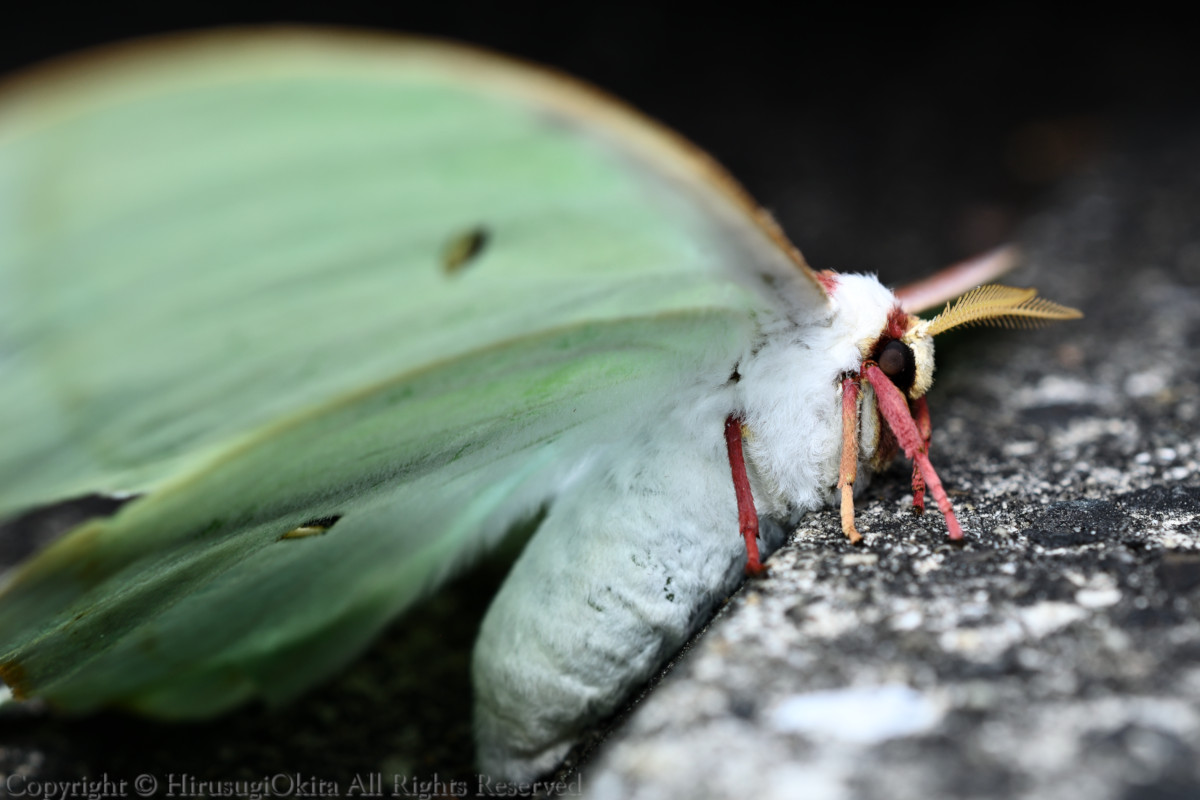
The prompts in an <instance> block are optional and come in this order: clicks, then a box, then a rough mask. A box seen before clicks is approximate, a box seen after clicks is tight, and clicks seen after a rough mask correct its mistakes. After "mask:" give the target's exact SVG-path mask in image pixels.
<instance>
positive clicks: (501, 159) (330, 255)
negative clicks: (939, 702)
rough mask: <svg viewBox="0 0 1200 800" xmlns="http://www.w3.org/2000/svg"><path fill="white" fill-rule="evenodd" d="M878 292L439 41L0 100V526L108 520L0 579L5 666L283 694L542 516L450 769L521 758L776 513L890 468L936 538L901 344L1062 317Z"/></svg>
mask: <svg viewBox="0 0 1200 800" xmlns="http://www.w3.org/2000/svg"><path fill="white" fill-rule="evenodd" d="M958 274H959V276H960V277H961V276H962V275H963V274H964V273H961V272H960V273H958ZM970 274H971V275H972V277H973V276H974V273H970ZM955 285H956V288H959V287H957V283H956V284H955ZM938 294H939V295H945V294H946V292H944V291H942V292H938ZM943 299H944V298H943ZM914 308H915V306H914V304H913V303H912V302H910V303H908V304H907V305H904V306H901V304H900V303H899V302H898V300H897V298H896V296H895V295H893V294H892V293H891V292H889V291H888V290H886V289H884V288H883V287H882V286H881V285H880V284H879V283H878V282H877V281H876V280H875V279H874V278H870V277H866V276H857V275H835V274H833V273H821V274H817V273H815V272H813V271H812V270H811V269H809V268H808V267H807V265H805V264H804V262H803V260H802V259H801V258H800V256H799V253H798V252H796V250H795V249H794V248H793V247H792V246H791V245H790V244H789V243H788V242H787V240H786V239H785V238H784V237H783V235H782V234H781V233H780V232H779V231H778V229H777V228H776V227H775V226H774V224H773V223H772V222H771V221H770V219H769V218H768V217H767V216H766V215H765V214H763V213H762V212H761V211H759V210H758V209H757V207H756V206H755V205H754V204H753V203H752V202H751V201H750V200H749V199H748V197H747V196H746V195H745V193H744V192H743V191H742V190H741V189H740V188H739V187H738V185H737V184H736V183H735V182H734V181H733V180H731V179H730V178H729V177H728V176H727V175H726V174H725V173H724V172H723V171H722V170H721V169H720V168H719V167H718V166H717V165H716V164H715V163H714V162H712V161H711V160H710V159H709V158H708V157H707V156H706V155H704V154H703V153H701V152H700V151H698V150H696V149H695V148H693V147H692V146H691V145H689V144H687V143H686V142H685V141H683V140H682V139H680V138H678V137H677V136H675V135H674V134H672V133H670V132H669V131H666V130H664V129H662V128H660V127H659V126H657V125H655V124H654V123H652V122H650V121H648V120H646V119H644V118H642V117H641V116H639V115H638V114H637V113H635V112H633V111H631V110H630V109H628V108H626V107H624V106H622V105H621V104H620V103H618V102H616V101H613V100H611V99H609V98H607V97H605V96H603V95H601V94H599V93H598V92H595V91H594V90H591V89H589V88H587V87H583V86H581V85H579V84H576V83H574V82H572V81H570V80H568V79H566V78H563V77H561V76H557V75H554V74H551V73H548V72H545V71H542V70H539V69H536V68H533V67H528V66H524V65H519V64H515V63H513V62H509V61H506V60H504V59H501V58H498V57H495V56H490V55H486V54H482V53H479V52H477V51H473V50H469V49H466V48H461V47H457V46H451V45H447V44H441V43H433V42H427V41H421V40H396V39H390V38H384V37H372V36H363V35H348V34H318V33H309V32H301V31H281V32H273V33H222V34H215V35H207V36H201V37H194V38H188V39H181V40H167V41H165V42H163V43H159V44H152V45H145V46H137V47H133V48H131V49H118V50H116V51H114V52H111V53H109V54H107V55H101V56H96V57H91V58H90V59H88V60H85V61H83V62H80V63H78V64H75V65H73V66H66V67H62V68H57V69H49V70H44V71H41V72H37V73H34V74H33V75H30V76H27V77H25V78H22V79H19V80H17V81H15V82H13V83H11V84H9V85H8V86H7V87H6V88H5V90H4V93H3V96H2V97H0V380H2V381H3V385H4V393H3V399H2V400H0V431H2V432H3V441H4V447H3V449H2V451H0V518H2V517H11V516H14V515H17V514H20V513H23V512H26V511H28V510H29V509H34V508H37V507H39V506H43V505H45V504H49V503H54V502H56V501H59V500H62V499H65V498H71V497H75V496H79V495H82V494H85V493H91V492H100V493H105V494H114V495H122V496H132V497H135V498H136V499H133V500H131V501H130V502H127V503H126V504H124V505H123V506H122V507H121V508H120V510H119V511H118V512H117V513H116V514H114V515H112V516H110V517H105V518H97V519H92V520H90V521H88V522H85V523H84V524H82V525H79V526H78V527H76V528H74V529H72V530H71V531H69V532H68V533H67V534H65V535H64V536H63V537H62V538H60V539H59V540H57V541H55V542H54V543H52V544H51V545H49V546H48V547H46V548H45V549H43V550H42V551H41V552H39V553H37V554H35V555H34V556H32V557H31V558H30V559H29V560H28V561H27V562H25V563H24V564H23V565H22V566H20V567H19V568H18V569H17V570H15V571H13V572H12V573H10V574H8V575H6V576H5V578H4V583H3V587H2V590H0V591H2V593H0V678H3V680H4V681H5V683H6V684H7V685H8V686H9V687H10V688H11V691H12V694H13V696H14V697H17V698H21V697H30V696H41V697H45V698H47V699H49V700H50V701H52V702H53V703H54V704H56V705H57V706H60V707H62V708H65V709H69V710H74V711H87V710H90V709H93V708H96V707H99V706H102V705H109V704H119V705H123V706H126V707H131V708H134V709H137V710H140V711H143V712H146V713H149V714H156V715H161V716H166V717H194V716H204V715H210V714H215V713H219V712H220V711H222V710H225V709H228V708H230V707H232V706H234V705H236V704H239V703H242V702H244V701H246V700H248V699H250V698H252V697H263V698H266V699H267V700H269V701H281V700H284V699H287V698H290V697H292V696H294V695H295V694H296V693H298V692H299V691H301V690H303V689H304V688H306V687H308V686H310V685H311V684H312V683H313V682H315V681H317V680H319V679H321V678H322V677H324V676H326V675H328V674H329V673H330V672H331V671H333V670H335V669H337V668H338V667H339V666H340V665H342V664H343V663H344V662H345V661H346V660H347V659H348V658H350V657H352V656H353V655H354V654H355V653H356V652H358V651H359V650H360V649H361V648H362V647H363V646H364V645H365V644H366V643H367V642H368V641H369V640H370V639H371V637H372V636H373V635H374V634H375V633H376V632H378V631H379V630H380V629H381V627H382V626H383V625H385V624H386V623H387V622H388V621H389V620H391V619H392V618H393V617H395V616H396V615H397V614H398V613H400V612H401V611H403V610H404V609H405V608H406V607H408V606H409V605H411V604H412V603H413V602H414V601H415V600H416V599H418V598H420V597H421V596H422V595H424V594H426V593H427V592H429V591H430V590H431V589H432V588H433V587H435V586H437V585H438V584H439V583H441V582H442V581H443V580H445V578H446V577H447V576H448V575H451V574H453V573H454V572H455V571H457V570H459V569H461V568H462V567H463V566H464V565H466V564H468V563H470V561H471V560H472V558H474V557H475V556H476V555H477V554H479V553H481V552H483V551H484V550H486V549H487V548H489V547H491V546H493V545H494V544H495V543H496V542H498V541H499V540H500V539H501V538H503V536H504V535H505V533H506V532H507V531H509V530H510V529H511V528H512V527H513V525H514V524H517V523H519V522H521V521H524V520H528V519H531V518H533V517H535V516H537V515H538V514H541V513H544V515H545V516H544V519H543V520H542V521H541V523H540V526H539V528H538V531H537V533H536V534H535V535H534V537H533V539H532V540H531V542H530V544H529V546H528V547H527V548H526V550H525V552H524V553H523V555H522V556H521V558H520V559H519V560H518V562H517V564H516V566H515V567H514V570H513V573H512V575H511V576H510V578H509V580H508V581H507V582H506V583H505V586H504V588H503V589H502V590H501V592H500V594H499V595H498V597H497V599H496V601H495V603H494V605H493V607H492V610H491V611H490V612H489V615H488V618H487V620H486V621H485V624H484V628H483V632H482V634H481V637H480V641H479V643H478V645H477V649H476V655H475V684H476V692H477V695H478V700H477V732H478V739H479V747H480V759H481V765H482V767H483V768H484V769H485V770H487V771H489V772H492V773H495V774H497V775H501V774H502V775H506V776H513V777H526V776H531V775H536V774H538V773H539V772H543V771H545V770H547V769H550V768H552V767H553V766H554V764H555V763H556V762H557V761H558V760H559V759H560V758H561V757H562V755H563V754H564V753H565V752H566V750H567V749H568V748H569V747H570V745H571V743H572V742H573V741H574V740H575V739H576V738H577V737H578V736H579V734H580V732H581V731H583V730H585V729H586V727H587V726H588V725H589V724H591V723H592V722H593V721H594V720H596V719H598V718H599V717H602V716H604V715H605V714H608V713H610V712H611V711H613V710H614V709H615V708H616V707H617V705H618V704H619V703H620V702H621V701H622V699H623V698H624V697H625V696H626V695H627V694H628V692H629V691H630V689H632V688H634V687H636V685H637V684H638V683H639V682H641V681H643V680H644V679H645V678H646V677H648V676H649V675H650V674H651V673H652V672H653V670H655V669H656V668H657V667H658V665H659V664H661V663H662V661H663V660H664V659H665V658H667V657H669V656H670V654H671V653H672V652H674V651H675V650H676V649H677V648H678V647H679V646H680V645H681V643H682V642H683V641H684V640H685V639H686V638H687V636H689V635H690V634H691V633H692V632H693V631H694V630H695V629H696V628H697V626H698V625H699V624H701V623H702V622H703V621H704V619H705V617H706V615H707V614H708V613H709V611H710V610H711V608H712V607H713V606H714V605H715V604H716V603H718V602H720V600H721V599H722V598H723V597H724V596H725V595H726V594H727V593H728V592H729V591H730V590H731V589H732V588H733V587H735V586H736V585H737V583H738V582H739V581H740V580H741V579H742V576H743V573H744V572H745V571H747V570H749V571H755V570H757V569H759V568H760V566H759V561H758V559H759V548H760V547H762V548H763V549H764V550H766V551H769V550H770V549H772V548H773V547H774V546H776V545H777V544H778V543H779V542H780V541H781V540H782V538H783V536H784V532H785V531H786V530H787V525H788V523H789V521H790V520H792V519H794V518H795V517H796V516H797V515H798V514H799V513H801V512H803V511H805V510H809V509H812V508H816V507H819V506H822V505H825V504H827V503H830V502H835V503H836V502H840V503H841V504H842V509H843V525H844V528H845V530H846V532H847V534H848V535H850V536H851V538H853V537H855V536H857V532H856V531H855V529H854V524H853V505H852V502H853V501H852V496H853V492H854V490H855V488H856V487H861V486H862V484H863V482H862V481H861V480H860V481H856V480H855V478H856V476H857V473H858V471H859V467H860V465H861V466H863V467H869V468H879V467H880V466H882V465H883V464H885V463H886V462H887V461H888V460H890V459H891V457H892V455H893V454H894V453H895V451H896V450H897V448H898V447H899V448H901V449H904V450H905V451H906V452H907V453H908V454H909V455H910V456H911V457H913V458H914V459H915V461H916V463H917V465H918V466H917V468H916V471H915V472H914V487H915V488H916V492H915V496H916V498H917V500H918V502H920V501H921V498H922V497H923V492H924V487H925V486H928V487H929V489H930V490H931V491H932V492H933V494H934V496H935V498H936V499H937V500H938V505H939V508H941V510H942V512H943V513H944V514H945V515H946V518H947V522H948V525H949V526H950V529H951V532H952V534H957V535H961V532H960V531H959V529H958V523H957V522H956V521H955V520H954V517H953V512H952V510H951V508H950V505H949V502H948V500H946V498H945V493H944V492H943V491H942V489H941V484H940V482H939V481H938V479H937V476H936V473H935V472H934V471H933V467H932V465H931V463H930V461H929V458H928V455H927V450H928V443H929V430H928V416H927V414H926V412H925V406H924V393H925V391H926V390H927V389H928V388H929V385H930V381H931V376H932V369H933V345H932V336H933V335H934V334H935V333H938V332H940V331H942V330H945V329H947V328H949V327H953V326H955V325H958V324H965V323H969V322H974V321H979V320H989V319H990V320H998V319H999V320H1017V321H1021V320H1027V319H1037V318H1062V317H1066V316H1070V315H1071V314H1072V313H1073V312H1070V310H1068V309H1064V308H1062V307H1061V306H1055V305H1054V304H1051V303H1047V302H1045V301H1041V300H1039V299H1037V298H1035V297H1034V296H1033V292H1032V290H1015V289H1005V288H1002V287H991V288H987V289H985V290H983V291H982V292H976V293H972V294H970V295H968V296H967V297H965V298H964V299H963V300H962V301H961V302H960V303H959V304H958V305H957V306H955V307H954V308H952V309H951V310H950V311H948V312H947V314H945V315H943V316H942V317H939V318H937V319H936V320H934V321H932V322H922V321H920V320H918V319H917V318H916V317H913V316H911V314H910V312H911V311H913V310H914ZM731 467H732V481H731ZM760 524H761V528H760V527H759V526H760ZM735 526H738V527H740V530H741V533H742V536H740V537H739V536H738V531H737V530H735Z"/></svg>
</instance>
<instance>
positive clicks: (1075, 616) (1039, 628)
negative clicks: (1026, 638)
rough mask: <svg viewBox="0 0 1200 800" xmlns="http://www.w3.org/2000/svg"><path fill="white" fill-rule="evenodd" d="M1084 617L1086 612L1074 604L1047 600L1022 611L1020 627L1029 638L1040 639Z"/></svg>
mask: <svg viewBox="0 0 1200 800" xmlns="http://www.w3.org/2000/svg"><path fill="white" fill-rule="evenodd" d="M1086 616H1087V612H1086V611H1084V610H1083V609H1082V608H1080V607H1079V606H1077V605H1075V604H1074V603H1056V602H1053V601H1050V600H1047V601H1044V602H1041V603H1035V604H1034V605H1032V606H1029V607H1028V608H1026V609H1024V611H1023V612H1022V613H1021V625H1022V626H1023V627H1024V628H1025V630H1026V631H1028V633H1029V635H1030V636H1032V637H1033V638H1035V639H1040V638H1042V637H1043V636H1048V635H1050V634H1051V633H1054V632H1055V631H1058V630H1061V629H1063V628H1065V627H1067V626H1068V625H1070V624H1071V623H1073V622H1076V621H1078V620H1081V619H1083V618H1084V617H1086Z"/></svg>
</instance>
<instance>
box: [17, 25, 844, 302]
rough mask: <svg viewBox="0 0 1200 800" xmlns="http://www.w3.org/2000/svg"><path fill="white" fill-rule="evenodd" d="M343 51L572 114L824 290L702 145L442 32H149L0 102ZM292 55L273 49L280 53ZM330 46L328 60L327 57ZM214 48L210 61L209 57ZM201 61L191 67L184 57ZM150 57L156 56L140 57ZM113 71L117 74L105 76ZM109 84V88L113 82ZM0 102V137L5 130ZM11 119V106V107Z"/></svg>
mask: <svg viewBox="0 0 1200 800" xmlns="http://www.w3.org/2000/svg"><path fill="white" fill-rule="evenodd" d="M343 50H353V51H354V53H355V56H356V61H355V67H354V68H353V69H354V74H356V75H359V76H361V74H362V73H361V66H362V64H363V60H364V57H366V56H368V55H369V56H370V58H372V59H374V60H376V61H377V63H378V65H379V67H380V69H381V75H386V74H387V73H388V72H392V71H394V70H395V69H396V68H397V67H405V68H409V69H414V68H415V69H418V70H419V69H432V70H435V71H437V72H439V73H441V74H444V75H447V76H451V77H454V78H456V79H457V78H461V79H462V80H463V81H464V82H465V83H468V84H470V85H472V86H475V87H483V88H487V89H489V90H494V91H496V92H497V93H499V94H503V95H508V96H511V97H514V98H517V99H519V100H520V101H522V102H524V103H526V104H528V105H531V106H533V107H539V106H540V107H542V108H545V109H547V110H549V111H551V112H554V113H558V114H561V115H562V116H564V117H566V118H568V119H572V120H577V121H579V122H581V123H583V124H584V125H585V126H586V127H587V128H588V129H589V130H590V131H592V132H596V133H601V134H605V135H607V136H608V137H609V138H611V139H612V140H613V141H614V142H616V143H618V144H619V145H621V147H622V148H624V149H627V150H629V151H631V153H632V154H634V155H635V156H637V157H639V158H640V160H643V161H645V162H647V163H649V164H653V165H654V166H655V167H656V168H657V169H659V170H661V171H662V172H663V173H665V174H666V175H668V176H669V177H671V178H673V179H675V180H678V181H680V182H682V183H684V184H686V185H691V186H694V187H696V188H697V189H698V190H700V191H702V192H704V193H705V194H708V195H714V194H715V196H716V197H717V198H720V199H722V200H724V201H725V202H724V203H722V204H720V205H723V206H724V207H725V208H724V210H725V211H727V212H733V213H731V214H730V215H731V216H734V215H736V216H741V217H743V218H744V219H747V220H749V221H750V223H751V228H752V229H754V230H756V231H757V232H758V233H759V234H761V236H762V237H764V239H765V242H764V243H766V244H768V245H769V246H771V247H772V249H775V250H778V251H779V252H781V253H782V254H784V255H785V256H786V258H787V259H788V260H789V261H790V262H791V263H792V264H793V265H795V267H796V268H797V269H799V270H800V271H801V272H802V273H803V274H804V275H805V276H806V277H807V278H808V279H809V283H810V285H811V286H812V287H813V288H814V289H815V290H816V291H817V292H818V293H819V295H820V296H821V297H824V292H825V290H824V288H823V287H822V286H821V284H820V282H819V281H818V280H817V278H816V274H815V273H814V272H813V270H812V269H811V268H810V267H809V266H808V264H807V263H806V262H805V260H804V257H803V256H802V255H801V253H800V251H799V250H798V249H797V248H796V247H795V245H793V244H792V243H791V242H790V241H789V240H788V238H787V237H786V236H785V235H784V233H783V231H782V230H781V229H780V227H779V225H778V224H777V223H776V222H775V220H774V219H773V218H772V217H771V216H770V214H768V213H767V212H766V211H765V210H764V209H763V208H762V207H761V206H759V205H758V204H757V203H756V202H755V201H754V199H753V198H752V197H751V196H750V195H749V193H748V192H747V191H746V190H745V189H744V188H743V187H742V185H741V184H739V183H738V182H737V181H736V180H735V179H734V178H733V177H732V176H731V175H730V174H729V173H728V172H727V171H726V170H725V169H724V168H723V167H722V166H721V165H720V164H719V163H717V161H716V160H715V159H714V158H712V156H710V155H709V154H708V153H706V152H705V151H703V150H702V149H700V148H699V147H697V146H696V145H694V144H693V143H691V142H690V141H688V140H687V139H686V138H684V137H683V136H681V135H679V134H678V133H676V132H674V131H673V130H671V129H669V128H667V127H666V126H664V125H662V124H660V123H658V122H656V121H655V120H653V119H651V118H650V117H648V116H646V115H645V114H642V113H641V112H640V111H638V110H636V109H635V108H633V107H632V106H630V105H628V104H626V103H624V102H623V101H621V100H618V99H617V98H615V97H613V96H612V95H609V94H608V93H606V92H604V91H602V90H600V89H597V88H596V87H594V86H591V85H590V84H587V83H585V82H583V81H581V80H579V79H576V78H573V77H571V76H568V75H565V74H563V73H561V72H559V71H557V70H554V69H552V68H548V67H544V66H540V65H535V64H532V63H529V62H524V61H521V60H519V59H516V58H512V57H510V56H504V55H500V54H497V53H494V52H491V51H488V50H486V49H484V48H480V47H476V46H471V45H465V44H461V43H457V42H451V41H447V40H440V39H435V38H424V37H418V36H409V35H401V34H391V33H383V32H377V31H365V30H352V29H338V28H307V27H294V26H266V27H262V28H255V27H246V28H226V29H216V30H212V31H205V32H201V33H195V32H185V33H177V34H165V35H159V36H154V37H151V38H148V39H145V40H140V41H134V42H132V43H118V44H113V45H104V46H101V47H99V48H96V49H95V50H91V51H88V52H84V53H81V54H78V55H72V56H67V57H65V58H59V59H56V60H53V61H50V62H48V63H46V64H43V65H37V66H34V67H31V68H29V69H28V70H25V71H24V72H21V73H18V74H16V75H14V76H11V77H7V78H5V79H3V80H0V104H2V105H3V107H5V108H7V110H10V111H14V110H15V111H16V112H18V115H19V114H20V112H21V111H22V110H23V107H24V106H33V105H37V106H39V108H38V114H37V116H38V118H39V119H45V120H48V121H50V122H53V121H56V120H57V119H59V118H62V117H69V116H71V115H74V114H78V113H82V112H85V111H86V110H87V109H88V108H89V106H95V105H100V104H103V103H110V102H120V101H124V100H130V99H133V98H136V97H138V96H141V95H147V94H153V93H155V92H157V91H165V90H170V91H178V90H179V89H180V88H181V87H183V86H187V85H189V84H190V85H194V86H197V87H199V86H212V85H215V84H221V83H231V84H232V83H236V82H238V81H239V80H240V79H241V78H242V77H243V76H244V75H245V74H246V73H245V72H244V70H245V68H246V67H247V66H249V65H251V64H254V66H255V67H256V69H257V70H258V72H256V73H255V76H254V77H255V78H256V79H261V78H262V77H264V75H270V74H277V75H278V76H280V77H298V76H302V75H303V74H305V72H306V71H308V70H312V71H313V72H314V74H320V75H322V76H329V75H331V74H336V71H337V70H338V69H339V68H340V69H346V70H347V71H349V70H350V68H349V67H348V66H346V65H345V64H344V63H342V62H340V61H339V60H337V58H336V53H332V52H331V51H343ZM289 51H290V53H291V54H293V55H294V56H295V58H294V59H293V60H284V59H281V58H280V55H281V53H285V52H289ZM331 54H332V55H333V57H332V58H331ZM214 56H219V58H218V59H217V60H218V62H220V63H219V64H218V65H217V66H215V67H214V66H213V58H214ZM199 60H203V61H206V62H207V64H208V68H207V69H206V70H204V71H203V75H199V74H197V71H195V70H189V65H190V64H192V63H195V62H196V61H199ZM152 62H159V63H158V64H156V65H154V66H152ZM114 79H119V80H114ZM118 85H119V86H118ZM5 108H0V141H2V140H3V138H4V137H5V136H6V135H12V134H13V132H14V130H15V132H17V133H20V132H21V131H20V123H19V122H18V123H17V125H16V126H15V127H14V125H13V120H12V119H11V118H10V115H9V114H6V113H4V111H5ZM14 116H16V115H14Z"/></svg>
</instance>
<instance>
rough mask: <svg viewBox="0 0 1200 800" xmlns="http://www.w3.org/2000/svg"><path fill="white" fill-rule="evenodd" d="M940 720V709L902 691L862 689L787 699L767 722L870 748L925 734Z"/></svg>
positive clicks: (783, 729)
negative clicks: (894, 740) (869, 745)
mask: <svg viewBox="0 0 1200 800" xmlns="http://www.w3.org/2000/svg"><path fill="white" fill-rule="evenodd" d="M942 714H943V709H942V706H941V704H940V703H937V702H935V701H934V700H932V699H931V698H929V697H926V696H925V695H923V694H921V693H920V692H918V691H916V690H915V689H910V688H909V687H907V686H900V685H888V686H862V687H851V688H847V689H835V690H832V691H827V692H808V693H806V694H797V695H792V696H791V697H788V698H785V699H784V700H783V701H782V702H781V703H780V704H779V705H778V706H776V707H775V709H774V710H773V711H771V712H770V715H769V722H770V724H771V726H772V727H774V728H775V730H777V731H781V732H783V733H803V734H805V735H807V736H811V737H813V738H816V739H820V740H826V739H839V740H841V741H844V742H852V743H855V744H876V743H878V742H883V741H886V740H888V739H895V738H899V737H903V736H913V735H916V734H919V733H924V732H925V731H928V730H931V729H932V728H933V727H934V726H936V725H937V724H938V723H939V722H940V721H941V719H942Z"/></svg>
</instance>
